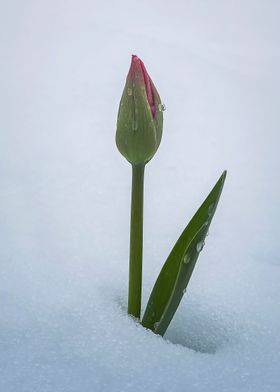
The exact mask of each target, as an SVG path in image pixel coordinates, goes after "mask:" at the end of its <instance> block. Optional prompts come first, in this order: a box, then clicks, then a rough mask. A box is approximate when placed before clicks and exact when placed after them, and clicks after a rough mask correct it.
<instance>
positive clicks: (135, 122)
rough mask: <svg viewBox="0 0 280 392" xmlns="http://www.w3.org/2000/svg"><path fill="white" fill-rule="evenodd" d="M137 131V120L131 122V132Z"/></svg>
mask: <svg viewBox="0 0 280 392" xmlns="http://www.w3.org/2000/svg"><path fill="white" fill-rule="evenodd" d="M137 129H138V121H137V120H134V121H133V124H132V130H133V131H137Z"/></svg>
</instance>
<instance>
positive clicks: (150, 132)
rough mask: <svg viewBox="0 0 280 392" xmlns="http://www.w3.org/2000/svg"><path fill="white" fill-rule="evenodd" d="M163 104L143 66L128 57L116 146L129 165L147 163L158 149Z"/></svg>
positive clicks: (136, 59)
mask: <svg viewBox="0 0 280 392" xmlns="http://www.w3.org/2000/svg"><path fill="white" fill-rule="evenodd" d="M163 110H164V105H162V103H161V99H160V96H159V94H158V92H157V90H156V88H155V86H154V84H153V82H152V80H151V78H150V76H149V74H148V72H147V71H146V68H145V65H144V63H143V62H142V61H141V60H140V59H139V58H138V57H137V56H135V55H132V61H131V66H130V69H129V72H128V75H127V79H126V84H125V88H124V91H123V94H122V98H121V102H120V107H119V113H118V120H117V133H116V143H117V147H118V149H119V151H120V153H121V154H122V155H123V156H124V157H125V158H126V159H127V160H128V161H129V162H130V163H131V164H132V165H139V164H145V163H147V162H148V161H149V160H150V159H152V157H153V156H154V154H155V152H156V151H157V149H158V146H159V144H160V141H161V136H162V125H163V115H162V111H163Z"/></svg>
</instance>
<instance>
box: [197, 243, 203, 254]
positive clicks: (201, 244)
mask: <svg viewBox="0 0 280 392" xmlns="http://www.w3.org/2000/svg"><path fill="white" fill-rule="evenodd" d="M203 247H204V241H199V242H198V243H197V244H196V251H197V252H198V253H199V252H201V251H202V249H203Z"/></svg>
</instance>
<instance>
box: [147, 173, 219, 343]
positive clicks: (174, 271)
mask: <svg viewBox="0 0 280 392" xmlns="http://www.w3.org/2000/svg"><path fill="white" fill-rule="evenodd" d="M225 178H226V171H224V172H223V174H222V175H221V177H220V178H219V180H218V181H217V183H216V185H215V186H214V188H213V189H212V191H211V192H210V193H209V195H208V196H207V198H206V199H205V201H204V202H203V204H202V205H201V206H200V208H199V209H198V210H197V212H196V213H195V215H194V216H193V218H192V219H191V221H190V222H189V224H188V225H187V227H186V228H185V230H184V231H183V233H182V234H181V236H180V237H179V239H178V241H177V242H176V244H175V246H174V248H173V249H172V251H171V253H170V255H169V256H168V258H167V260H166V262H165V264H164V266H163V268H162V270H161V272H160V274H159V276H158V278H157V281H156V283H155V285H154V288H153V291H152V293H151V295H150V298H149V301H148V304H147V307H146V310H145V313H144V316H143V319H142V325H143V326H144V327H145V328H148V329H151V330H152V331H154V332H155V333H157V334H159V335H162V336H163V335H164V333H165V331H166V330H167V328H168V326H169V324H170V321H171V320H172V318H173V316H174V314H175V312H176V310H177V308H178V306H179V304H180V301H181V299H182V297H183V295H184V292H185V290H186V287H187V285H188V283H189V280H190V278H191V275H192V272H193V270H194V267H195V264H196V261H197V259H198V256H199V253H200V251H201V250H202V248H203V245H204V241H205V237H206V235H207V232H208V230H209V226H210V223H211V221H212V218H213V216H214V214H215V211H216V208H217V205H218V202H219V198H220V195H221V192H222V189H223V185H224V182H225Z"/></svg>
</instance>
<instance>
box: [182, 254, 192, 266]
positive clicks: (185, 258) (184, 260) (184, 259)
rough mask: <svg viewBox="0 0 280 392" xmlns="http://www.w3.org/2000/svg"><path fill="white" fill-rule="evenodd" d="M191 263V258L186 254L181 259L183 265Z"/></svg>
mask: <svg viewBox="0 0 280 392" xmlns="http://www.w3.org/2000/svg"><path fill="white" fill-rule="evenodd" d="M190 261H191V258H190V256H189V255H188V254H186V255H185V256H184V258H183V263H184V264H188V263H189V262H190Z"/></svg>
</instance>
